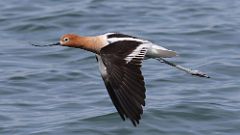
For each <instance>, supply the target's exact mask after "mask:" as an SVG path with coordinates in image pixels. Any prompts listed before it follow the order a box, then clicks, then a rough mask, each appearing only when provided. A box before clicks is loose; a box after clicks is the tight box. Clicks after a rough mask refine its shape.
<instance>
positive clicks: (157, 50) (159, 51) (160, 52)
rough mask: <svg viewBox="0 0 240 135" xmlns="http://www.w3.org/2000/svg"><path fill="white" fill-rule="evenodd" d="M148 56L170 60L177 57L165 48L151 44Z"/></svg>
mask: <svg viewBox="0 0 240 135" xmlns="http://www.w3.org/2000/svg"><path fill="white" fill-rule="evenodd" d="M146 55H147V57H150V58H170V57H175V56H177V53H176V52H175V51H172V50H168V49H166V48H164V47H161V46H158V45H155V44H151V46H150V47H149V49H148V51H147V54H146Z"/></svg>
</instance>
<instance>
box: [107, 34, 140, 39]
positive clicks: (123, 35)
mask: <svg viewBox="0 0 240 135" xmlns="http://www.w3.org/2000/svg"><path fill="white" fill-rule="evenodd" d="M107 37H108V38H137V37H133V36H129V35H125V34H121V33H113V34H110V35H108V36H107Z"/></svg>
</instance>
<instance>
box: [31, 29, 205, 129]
mask: <svg viewBox="0 0 240 135" xmlns="http://www.w3.org/2000/svg"><path fill="white" fill-rule="evenodd" d="M32 45H34V46H38V47H46V46H68V47H74V48H80V49H84V50H87V51H90V52H93V53H95V54H96V59H97V61H98V65H99V70H100V73H101V76H102V79H103V80H104V83H105V86H106V89H107V91H108V94H109V96H110V98H111V100H112V103H113V105H114V106H115V108H116V109H117V111H118V113H119V115H120V117H121V118H122V119H123V120H125V119H126V118H129V119H130V120H131V122H132V123H133V125H134V126H137V124H139V120H140V119H141V115H142V114H143V106H145V98H146V95H145V92H146V88H145V83H144V77H143V75H142V72H141V70H140V69H141V65H142V62H143V60H145V59H150V58H152V59H156V60H158V61H160V62H163V63H165V64H168V65H170V66H172V67H175V68H177V69H180V70H182V71H185V72H186V73H189V74H192V75H195V76H199V77H206V78H209V76H208V75H207V74H205V73H203V72H200V71H198V70H192V69H190V68H186V67H183V66H181V65H178V64H175V63H172V62H169V61H167V60H166V59H164V58H170V57H174V56H176V52H175V51H172V50H169V49H166V48H164V47H161V46H159V45H156V44H154V43H152V42H150V41H148V40H145V39H141V38H137V37H134V36H129V35H125V34H121V33H106V34H103V35H99V36H80V35H77V34H65V35H63V36H62V37H61V38H60V41H59V42H57V43H54V44H47V45H38V44H32Z"/></svg>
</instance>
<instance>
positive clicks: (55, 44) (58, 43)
mask: <svg viewBox="0 0 240 135" xmlns="http://www.w3.org/2000/svg"><path fill="white" fill-rule="evenodd" d="M31 45H33V46H37V47H48V46H57V45H61V44H60V42H57V43H54V44H47V45H38V44H31Z"/></svg>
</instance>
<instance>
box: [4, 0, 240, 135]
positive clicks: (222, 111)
mask: <svg viewBox="0 0 240 135" xmlns="http://www.w3.org/2000/svg"><path fill="white" fill-rule="evenodd" d="M0 7H1V8H0V47H1V49H0V74H1V76H0V134H1V135H79V134H97V135H99V134H104V135H107V134H108V135H112V134H119V135H122V134H131V135H132V134H135V135H141V134H142V135H146V134H151V135H159V134H164V135H239V133H240V86H239V84H240V79H239V76H240V61H239V58H240V55H239V52H240V47H239V46H240V44H239V43H240V38H239V35H240V9H239V7H240V1H238V0H231V1H230V0H229V1H227V0H211V1H208V0H181V1H179V0H169V1H166V0H165V1H163V0H150V1H144V0H138V1H137V0H135V1H134V0H122V1H112V0H81V1H75V0H58V1H54V0H44V1H40V0H39V1H33V0H21V1H19V0H8V1H0ZM69 32H71V33H78V34H81V35H98V34H103V33H106V32H121V33H126V34H130V35H133V36H138V37H143V38H145V39H148V40H151V41H153V42H154V43H157V44H159V45H162V46H164V47H166V48H169V49H172V50H175V51H177V52H178V54H179V56H178V57H176V58H172V59H169V60H171V61H173V62H176V63H178V64H181V65H184V66H187V67H191V68H194V69H198V70H201V71H204V72H206V73H208V74H209V75H210V76H211V77H212V78H210V79H206V78H198V77H193V76H191V75H188V74H186V73H184V72H181V71H178V70H176V69H174V68H172V67H170V66H168V65H166V64H163V63H159V62H158V61H155V60H147V61H145V62H144V64H143V67H142V71H143V74H144V76H145V82H146V88H147V93H146V94H147V99H146V107H145V108H144V115H143V118H142V120H141V121H140V125H139V126H138V127H137V128H135V127H134V126H132V124H131V123H130V122H129V121H126V122H123V121H122V120H121V119H120V117H119V115H118V113H117V112H116V110H115V108H114V106H113V105H112V103H111V101H110V98H109V96H108V94H107V91H106V89H105V86H104V84H103V81H102V79H101V77H100V74H99V72H98V66H97V63H96V59H95V56H94V55H93V54H92V53H89V52H85V51H83V50H80V49H76V48H67V47H51V48H37V47H33V46H31V45H30V44H29V43H30V42H35V43H36V42H37V43H43V44H44V43H54V42H56V41H58V39H59V37H60V36H61V35H62V34H65V33H69Z"/></svg>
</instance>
